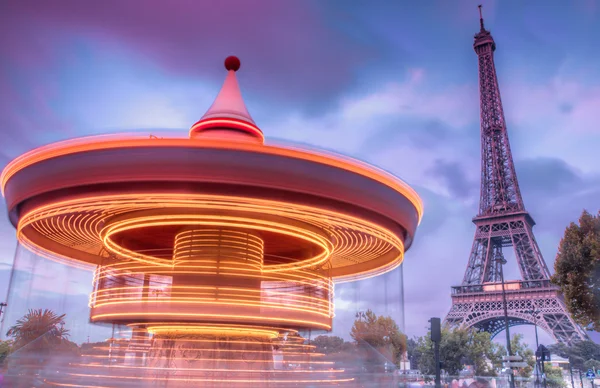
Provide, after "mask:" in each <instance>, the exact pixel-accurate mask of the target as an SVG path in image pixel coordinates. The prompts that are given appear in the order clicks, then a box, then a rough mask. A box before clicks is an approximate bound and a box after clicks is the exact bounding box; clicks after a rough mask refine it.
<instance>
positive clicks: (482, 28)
mask: <svg viewBox="0 0 600 388" xmlns="http://www.w3.org/2000/svg"><path fill="white" fill-rule="evenodd" d="M477 8H479V25H480V26H481V31H485V28H484V27H483V13H482V12H481V4H479V5H478V6H477Z"/></svg>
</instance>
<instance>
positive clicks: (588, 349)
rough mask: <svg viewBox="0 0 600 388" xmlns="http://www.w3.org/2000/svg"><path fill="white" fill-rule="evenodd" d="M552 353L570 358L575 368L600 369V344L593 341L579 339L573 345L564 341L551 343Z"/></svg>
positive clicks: (585, 369) (584, 369) (549, 347)
mask: <svg viewBox="0 0 600 388" xmlns="http://www.w3.org/2000/svg"><path fill="white" fill-rule="evenodd" d="M548 350H549V351H550V352H551V353H554V354H558V355H559V356H561V357H564V358H566V359H568V360H569V362H570V363H571V366H572V367H573V368H575V369H579V370H583V371H587V370H588V369H594V368H593V366H594V365H596V366H597V367H596V368H595V370H598V369H600V345H598V344H597V343H595V342H593V341H578V342H575V343H574V344H573V345H571V346H567V345H565V344H563V343H558V344H554V345H549V346H548Z"/></svg>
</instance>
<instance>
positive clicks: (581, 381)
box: [578, 369, 583, 388]
mask: <svg viewBox="0 0 600 388" xmlns="http://www.w3.org/2000/svg"><path fill="white" fill-rule="evenodd" d="M578 372H579V384H581V388H583V377H581V369H580V370H578Z"/></svg>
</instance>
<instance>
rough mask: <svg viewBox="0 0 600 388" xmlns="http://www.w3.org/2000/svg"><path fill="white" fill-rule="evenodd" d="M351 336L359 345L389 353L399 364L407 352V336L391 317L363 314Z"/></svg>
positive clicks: (371, 313) (356, 321) (357, 320)
mask: <svg viewBox="0 0 600 388" xmlns="http://www.w3.org/2000/svg"><path fill="white" fill-rule="evenodd" d="M350 336H351V337H352V339H353V340H355V341H356V342H357V343H358V344H359V345H368V347H370V348H372V349H375V350H377V351H380V352H381V351H384V350H385V351H386V352H389V353H390V355H391V356H392V357H393V362H394V363H397V362H398V361H399V360H400V358H401V356H402V354H403V353H404V352H405V351H406V336H405V335H404V334H402V333H401V332H400V329H399V328H398V325H397V324H396V322H395V321H394V320H393V319H392V318H390V317H384V316H377V315H376V314H375V313H373V312H372V311H371V310H368V311H367V312H366V313H362V314H361V315H360V316H359V317H358V318H357V319H356V320H355V321H354V325H352V330H351V331H350Z"/></svg>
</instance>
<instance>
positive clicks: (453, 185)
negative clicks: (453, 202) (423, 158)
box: [429, 159, 477, 199]
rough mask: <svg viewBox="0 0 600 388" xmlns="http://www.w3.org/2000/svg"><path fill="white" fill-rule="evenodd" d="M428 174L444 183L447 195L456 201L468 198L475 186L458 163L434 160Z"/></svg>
mask: <svg viewBox="0 0 600 388" xmlns="http://www.w3.org/2000/svg"><path fill="white" fill-rule="evenodd" d="M429 173H430V174H431V175H432V176H433V177H435V178H438V179H441V180H442V181H443V182H445V183H446V186H447V187H448V190H449V193H450V195H451V196H452V197H454V198H457V199H464V198H469V196H470V194H471V193H472V192H473V189H474V188H476V187H477V184H476V183H474V182H472V181H470V180H469V178H468V177H467V174H466V173H465V171H464V169H463V166H462V165H461V164H460V163H459V162H456V161H454V162H446V161H444V160H441V159H436V160H435V162H434V164H433V166H432V167H431V168H430V169H429Z"/></svg>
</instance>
